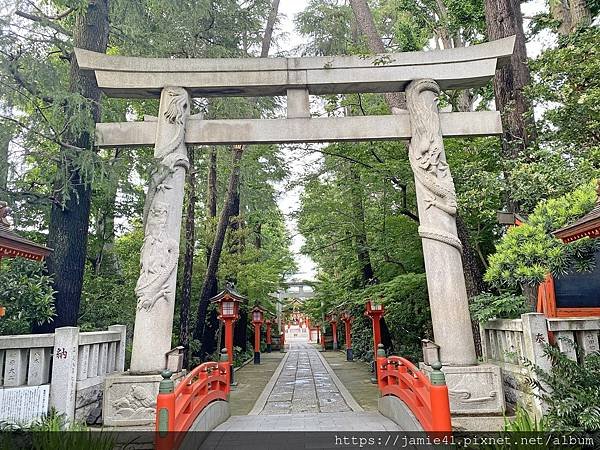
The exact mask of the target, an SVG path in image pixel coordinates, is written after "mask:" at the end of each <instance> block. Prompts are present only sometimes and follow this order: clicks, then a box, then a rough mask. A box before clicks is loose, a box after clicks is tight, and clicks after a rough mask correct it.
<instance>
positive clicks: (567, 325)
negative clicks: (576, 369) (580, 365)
mask: <svg viewBox="0 0 600 450" xmlns="http://www.w3.org/2000/svg"><path fill="white" fill-rule="evenodd" d="M547 322H548V331H549V332H551V333H553V334H554V340H555V342H556V344H557V345H558V348H560V351H561V352H562V353H564V354H565V355H567V356H568V357H569V358H571V359H572V360H574V361H579V362H582V359H583V358H585V356H586V355H588V354H590V353H593V352H597V351H598V350H599V349H600V347H599V340H600V318H598V317H573V318H570V319H565V318H552V319H548V320H547ZM574 343H575V344H577V347H579V350H580V352H579V354H577V352H576V350H575V345H573V344H574Z"/></svg>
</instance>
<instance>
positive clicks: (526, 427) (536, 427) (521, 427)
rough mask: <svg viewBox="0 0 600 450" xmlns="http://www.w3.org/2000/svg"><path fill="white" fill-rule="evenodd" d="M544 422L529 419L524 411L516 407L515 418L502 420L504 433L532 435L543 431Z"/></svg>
mask: <svg viewBox="0 0 600 450" xmlns="http://www.w3.org/2000/svg"><path fill="white" fill-rule="evenodd" d="M544 428H545V427H544V421H538V420H537V418H535V417H531V415H530V414H529V413H528V412H527V410H526V409H524V408H521V407H517V410H516V412H515V418H514V419H511V420H508V418H506V417H505V418H504V431H506V432H512V433H533V432H541V431H545V429H544Z"/></svg>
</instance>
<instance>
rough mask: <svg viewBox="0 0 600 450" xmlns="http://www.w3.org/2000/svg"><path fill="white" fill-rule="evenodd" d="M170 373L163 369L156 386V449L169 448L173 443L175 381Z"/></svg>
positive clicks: (168, 449) (169, 449)
mask: <svg viewBox="0 0 600 450" xmlns="http://www.w3.org/2000/svg"><path fill="white" fill-rule="evenodd" d="M171 375H173V373H172V372H171V371H169V370H164V371H163V372H162V373H161V376H162V377H163V379H162V380H161V382H160V384H159V387H158V397H157V398H156V433H155V436H154V444H155V448H156V450H171V449H172V448H173V447H174V444H175V394H174V391H175V383H173V380H171Z"/></svg>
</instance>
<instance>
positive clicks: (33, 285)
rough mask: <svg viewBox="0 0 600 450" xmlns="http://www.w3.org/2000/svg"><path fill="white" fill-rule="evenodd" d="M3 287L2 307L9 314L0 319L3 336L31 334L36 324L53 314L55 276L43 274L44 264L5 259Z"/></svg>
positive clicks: (0, 279) (1, 275)
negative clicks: (53, 282)
mask: <svg viewBox="0 0 600 450" xmlns="http://www.w3.org/2000/svg"><path fill="white" fill-rule="evenodd" d="M0 286H2V301H1V304H0V306H4V307H6V315H5V316H4V317H2V318H0V335H8V334H27V333H31V328H32V326H33V325H41V324H43V323H46V322H49V321H51V320H52V317H54V315H55V313H54V300H53V297H52V294H53V290H52V279H51V278H50V277H49V276H47V275H44V265H43V263H38V262H35V261H29V260H25V259H21V258H16V259H3V260H2V265H1V266H0Z"/></svg>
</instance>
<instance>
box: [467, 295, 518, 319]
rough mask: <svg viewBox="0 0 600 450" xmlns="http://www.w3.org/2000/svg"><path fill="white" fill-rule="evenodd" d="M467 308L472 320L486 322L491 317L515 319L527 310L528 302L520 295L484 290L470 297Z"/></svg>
mask: <svg viewBox="0 0 600 450" xmlns="http://www.w3.org/2000/svg"><path fill="white" fill-rule="evenodd" d="M469 309H470V310H471V317H472V318H473V319H474V320H476V321H478V322H487V321H488V320H491V319H517V318H519V317H520V315H521V314H524V313H526V312H528V311H529V304H528V303H527V299H526V298H525V297H523V296H522V295H514V294H500V295H494V294H490V293H489V292H484V293H483V294H479V295H477V296H476V297H473V298H472V299H471V303H470V304H469Z"/></svg>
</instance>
